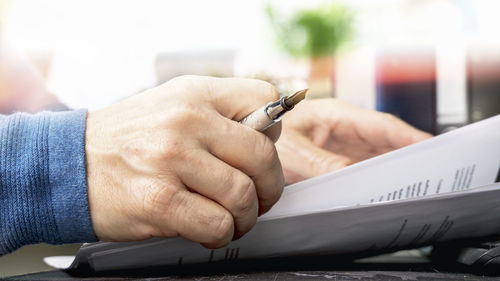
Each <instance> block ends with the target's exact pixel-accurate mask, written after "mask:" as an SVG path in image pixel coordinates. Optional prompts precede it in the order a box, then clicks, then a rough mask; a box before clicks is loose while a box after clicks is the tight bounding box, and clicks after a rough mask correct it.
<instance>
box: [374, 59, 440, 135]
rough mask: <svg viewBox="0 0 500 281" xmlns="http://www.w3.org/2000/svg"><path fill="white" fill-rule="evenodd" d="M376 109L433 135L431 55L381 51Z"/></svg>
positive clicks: (434, 87)
mask: <svg viewBox="0 0 500 281" xmlns="http://www.w3.org/2000/svg"><path fill="white" fill-rule="evenodd" d="M376 109H377V110H379V111H382V112H388V113H391V114H394V115H396V116H398V117H399V118H401V119H403V120H404V121H406V122H408V123H409V124H411V125H413V126H415V127H416V128H418V129H421V130H424V131H426V132H429V133H432V134H434V133H435V132H436V59H435V52H434V51H427V50H425V51H417V50H412V51H393V52H389V51H384V52H379V53H378V54H377V58H376Z"/></svg>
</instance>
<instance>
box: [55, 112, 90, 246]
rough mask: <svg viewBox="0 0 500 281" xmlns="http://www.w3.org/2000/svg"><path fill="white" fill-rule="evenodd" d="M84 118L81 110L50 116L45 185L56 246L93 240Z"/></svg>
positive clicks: (85, 115)
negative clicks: (57, 232)
mask: <svg viewBox="0 0 500 281" xmlns="http://www.w3.org/2000/svg"><path fill="white" fill-rule="evenodd" d="M86 118H87V111H86V110H83V109H80V110H76V111H68V112H60V113H53V114H51V115H50V121H49V122H50V125H49V131H48V152H49V183H50V187H51V198H52V202H51V203H52V207H53V210H54V216H55V222H56V225H57V229H58V230H59V239H58V240H57V241H55V242H56V243H73V242H93V241H96V236H95V234H94V231H93V229H92V223H91V220H90V213H89V207H88V196H87V173H86V161H85V122H86Z"/></svg>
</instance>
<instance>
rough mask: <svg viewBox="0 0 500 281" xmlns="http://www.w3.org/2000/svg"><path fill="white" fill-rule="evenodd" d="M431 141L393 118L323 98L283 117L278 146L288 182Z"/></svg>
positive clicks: (308, 101)
mask: <svg viewBox="0 0 500 281" xmlns="http://www.w3.org/2000/svg"><path fill="white" fill-rule="evenodd" d="M429 137H431V135H429V134H427V133H425V132H422V131H420V130H417V129H415V128H413V127H411V126H410V125H408V124H406V123H404V122H403V121H401V120H400V119H398V118H396V117H394V116H393V115H390V114H387V113H380V112H376V111H370V110H364V109H360V108H356V107H354V106H352V105H349V104H347V103H344V102H341V101H338V100H335V99H319V100H306V101H303V102H301V103H299V104H298V105H297V106H296V107H295V108H294V109H293V110H292V111H291V112H289V113H287V115H285V116H284V118H283V130H282V133H281V137H280V139H279V141H278V142H277V143H276V147H277V150H278V154H279V157H280V159H281V162H282V165H283V173H284V175H285V181H286V183H288V184H290V183H294V182H297V181H300V180H304V179H307V178H310V177H314V176H318V175H321V174H324V173H327V172H330V171H334V170H338V169H340V168H343V167H345V166H347V165H350V164H352V163H356V162H359V161H362V160H365V159H368V158H371V157H374V156H377V155H380V154H382V153H386V152H389V151H391V150H394V149H398V148H401V147H404V146H407V145H410V144H413V143H416V142H419V141H421V140H424V139H427V138H429Z"/></svg>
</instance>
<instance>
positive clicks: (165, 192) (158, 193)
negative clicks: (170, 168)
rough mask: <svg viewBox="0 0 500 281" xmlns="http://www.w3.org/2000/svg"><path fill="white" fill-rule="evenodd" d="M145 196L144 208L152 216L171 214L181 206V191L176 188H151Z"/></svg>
mask: <svg viewBox="0 0 500 281" xmlns="http://www.w3.org/2000/svg"><path fill="white" fill-rule="evenodd" d="M150 190H151V191H150V192H147V193H146V195H145V196H144V199H143V201H144V203H143V206H144V207H143V208H144V210H145V212H146V214H149V217H150V218H155V217H157V215H158V214H169V213H172V211H173V210H174V211H175V209H177V207H176V206H179V205H180V204H179V196H180V192H179V190H177V189H176V188H168V187H164V188H160V189H153V188H151V189H150Z"/></svg>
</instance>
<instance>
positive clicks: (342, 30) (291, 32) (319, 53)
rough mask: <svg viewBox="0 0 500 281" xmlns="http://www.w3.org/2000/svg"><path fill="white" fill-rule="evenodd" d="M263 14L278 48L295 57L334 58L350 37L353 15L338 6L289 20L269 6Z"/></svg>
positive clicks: (308, 11) (321, 8)
mask: <svg viewBox="0 0 500 281" xmlns="http://www.w3.org/2000/svg"><path fill="white" fill-rule="evenodd" d="M266 14H267V16H268V18H269V21H270V23H271V26H272V28H273V31H274V34H275V36H276V39H277V40H276V41H277V43H278V45H279V47H280V48H281V49H283V50H284V51H286V52H287V53H289V54H290V55H292V56H294V57H309V58H320V57H328V56H333V55H334V54H335V51H336V50H337V49H338V47H339V46H340V45H341V44H342V43H344V42H345V41H347V40H348V39H350V38H351V36H352V33H353V28H352V22H353V14H352V12H351V11H350V10H348V9H347V8H346V7H345V6H343V5H340V4H335V3H333V4H328V5H321V6H318V7H316V8H312V9H306V10H299V11H297V12H295V13H294V14H293V15H292V16H291V17H289V18H284V17H283V16H281V15H279V14H278V13H277V12H276V10H275V9H274V8H273V7H272V6H271V5H270V4H268V5H266Z"/></svg>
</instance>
